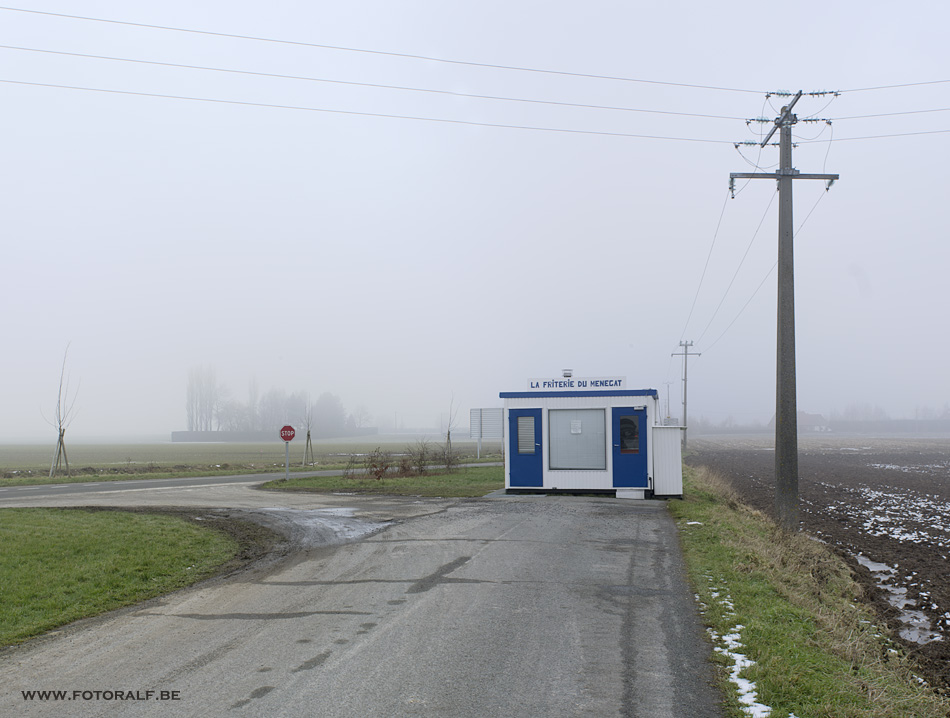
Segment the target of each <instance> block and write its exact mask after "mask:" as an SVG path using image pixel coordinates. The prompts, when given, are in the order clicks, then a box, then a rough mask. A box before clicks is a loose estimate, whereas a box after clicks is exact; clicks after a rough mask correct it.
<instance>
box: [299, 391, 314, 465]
mask: <svg viewBox="0 0 950 718" xmlns="http://www.w3.org/2000/svg"><path fill="white" fill-rule="evenodd" d="M306 422H307V445H306V446H305V447H304V450H303V464H301V466H306V465H307V458H308V457H309V459H310V465H311V466H313V463H314V462H313V443H312V442H311V440H310V430H311V429H312V428H313V402H312V401H310V397H309V396H308V397H307V415H306Z"/></svg>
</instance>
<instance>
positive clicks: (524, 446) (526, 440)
mask: <svg viewBox="0 0 950 718" xmlns="http://www.w3.org/2000/svg"><path fill="white" fill-rule="evenodd" d="M518 453H519V454H533V453H534V417H533V416H519V417H518Z"/></svg>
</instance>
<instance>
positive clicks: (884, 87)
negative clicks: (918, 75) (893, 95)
mask: <svg viewBox="0 0 950 718" xmlns="http://www.w3.org/2000/svg"><path fill="white" fill-rule="evenodd" d="M945 82H950V80H927V81H926V82H905V83H904V84H902V85H879V86H877V87H857V88H852V89H850V90H839V92H842V93H844V92H870V91H871V90H893V89H896V88H899V87H920V86H922V85H939V84H942V83H945Z"/></svg>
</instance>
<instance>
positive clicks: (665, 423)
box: [663, 381, 673, 426]
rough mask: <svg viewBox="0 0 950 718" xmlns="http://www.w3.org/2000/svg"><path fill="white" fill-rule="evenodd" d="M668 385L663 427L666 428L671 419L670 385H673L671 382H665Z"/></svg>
mask: <svg viewBox="0 0 950 718" xmlns="http://www.w3.org/2000/svg"><path fill="white" fill-rule="evenodd" d="M663 383H664V384H666V417H664V421H663V425H664V426H666V425H667V422H666V419H669V418H670V385H671V384H672V383H673V382H671V381H665V382H663Z"/></svg>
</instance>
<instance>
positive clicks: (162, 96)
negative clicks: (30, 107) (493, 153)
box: [0, 8, 732, 144]
mask: <svg viewBox="0 0 950 718" xmlns="http://www.w3.org/2000/svg"><path fill="white" fill-rule="evenodd" d="M0 9H2V8H0ZM0 82H4V83H7V84H10V85H27V86H31V87H46V88H52V89H59V90H79V91H83V92H101V93H105V94H112V95H132V96H134V97H155V98H160V99H164V100H188V101H191V102H208V103H213V104H223V105H241V106H244V107H265V108H270V109H278V110H298V111H303V112H324V113H328V114H335V115H356V116H359V117H380V118H386V119H394V120H414V121H417V122H441V123H445V124H450V125H469V126H474V127H495V128H499V129H506V130H529V131H533V132H562V133H566V134H574V135H599V136H603V137H629V138H634V139H644V140H672V141H676V142H701V143H707V144H732V143H731V142H729V141H728V140H709V139H701V138H697V137H671V136H665V135H639V134H634V133H630V132H607V131H604V130H579V129H571V128H565V127H537V126H531V125H510V124H502V123H495V122H476V121H474V120H453V119H448V118H442V117H421V116H416V115H395V114H389V113H384V112H359V111H357V110H338V109H332V108H327V107H303V106H300V105H279V104H275V103H269V102H249V101H244V100H222V99H216V98H211V97H189V96H186V95H166V94H160V93H156V92H137V91H133V90H111V89H106V88H101V87H82V86H76V85H57V84H52V83H45V82H26V81H23V80H8V79H4V78H0Z"/></svg>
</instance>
